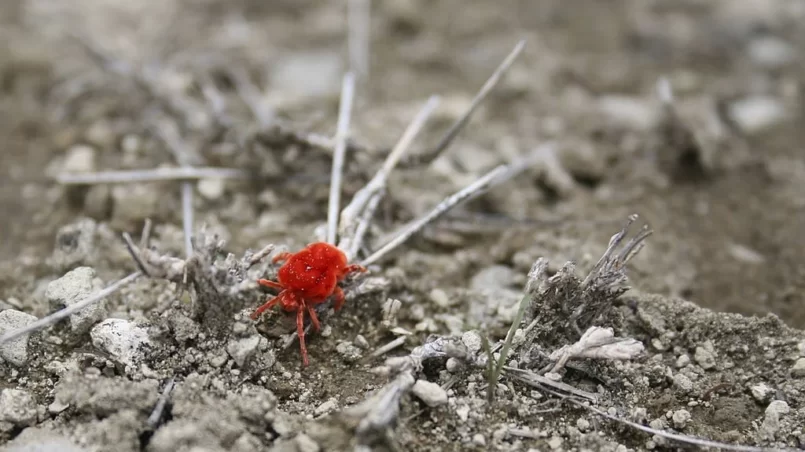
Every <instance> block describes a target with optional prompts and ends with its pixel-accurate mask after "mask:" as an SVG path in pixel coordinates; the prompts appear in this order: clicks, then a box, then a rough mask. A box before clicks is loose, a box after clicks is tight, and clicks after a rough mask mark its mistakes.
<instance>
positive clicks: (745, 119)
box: [729, 96, 786, 134]
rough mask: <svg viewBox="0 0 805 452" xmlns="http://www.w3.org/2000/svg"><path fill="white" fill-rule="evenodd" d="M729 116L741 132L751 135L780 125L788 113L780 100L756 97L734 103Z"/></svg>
mask: <svg viewBox="0 0 805 452" xmlns="http://www.w3.org/2000/svg"><path fill="white" fill-rule="evenodd" d="M729 115H730V117H731V118H732V120H733V121H735V122H736V123H737V124H738V127H740V128H741V130H743V131H744V132H746V133H750V134H751V133H757V132H761V131H763V130H765V129H768V128H770V127H772V126H774V125H776V124H778V123H779V122H781V121H782V120H783V119H784V118H785V116H786V113H785V108H784V107H783V104H782V103H781V102H780V101H779V100H778V99H776V98H773V97H769V96H754V97H748V98H746V99H742V100H739V101H736V102H734V103H732V105H730V107H729Z"/></svg>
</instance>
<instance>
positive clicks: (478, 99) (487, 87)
mask: <svg viewBox="0 0 805 452" xmlns="http://www.w3.org/2000/svg"><path fill="white" fill-rule="evenodd" d="M525 43H526V40H525V39H523V40H521V41H520V42H518V43H517V45H515V46H514V49H513V50H512V51H511V52H510V53H509V55H508V56H506V59H504V60H503V62H502V63H500V66H498V67H497V69H495V72H494V73H492V76H491V77H489V79H488V80H487V81H486V83H484V85H483V86H482V87H481V89H480V91H478V94H476V95H475V98H473V99H472V103H470V106H469V108H468V109H467V111H465V112H464V114H462V115H461V117H459V118H458V119H457V120H456V122H454V123H453V125H451V126H450V128H449V129H448V130H447V132H446V133H445V134H444V136H443V137H442V139H441V140H440V141H439V143H438V144H437V145H436V147H435V148H434V149H433V150H431V151H430V152H428V153H427V155H426V156H422V158H424V160H425V161H433V160H434V159H436V157H438V156H439V154H441V153H442V152H443V151H444V150H445V149H447V147H448V146H450V143H452V142H453V140H454V139H455V138H456V135H458V132H460V131H461V129H463V128H464V126H465V125H467V122H469V120H470V118H471V117H472V114H473V113H474V112H475V110H476V109H477V108H478V106H479V105H481V103H482V102H483V101H484V99H486V96H488V95H489V93H490V92H492V90H493V89H494V88H495V86H497V84H498V83H499V82H500V80H501V79H502V78H503V75H504V74H505V73H506V71H508V70H509V68H510V67H511V65H512V64H513V63H514V61H515V60H516V59H517V57H518V56H520V53H521V52H522V51H523V48H524V47H525Z"/></svg>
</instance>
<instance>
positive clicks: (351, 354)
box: [335, 341, 361, 363]
mask: <svg viewBox="0 0 805 452" xmlns="http://www.w3.org/2000/svg"><path fill="white" fill-rule="evenodd" d="M335 351H337V352H338V354H339V355H341V357H342V358H343V359H344V361H346V362H348V363H351V362H355V361H357V360H359V359H361V349H359V348H358V347H356V346H354V345H353V344H352V343H351V342H346V341H342V342H339V343H338V345H336V346H335Z"/></svg>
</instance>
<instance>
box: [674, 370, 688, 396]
mask: <svg viewBox="0 0 805 452" xmlns="http://www.w3.org/2000/svg"><path fill="white" fill-rule="evenodd" d="M673 380H674V386H676V387H677V388H679V390H680V391H682V392H685V393H687V392H690V391H692V390H693V382H692V381H690V378H688V376H687V375H685V374H683V373H677V374H674V377H673Z"/></svg>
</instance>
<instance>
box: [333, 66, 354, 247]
mask: <svg viewBox="0 0 805 452" xmlns="http://www.w3.org/2000/svg"><path fill="white" fill-rule="evenodd" d="M354 97H355V75H354V74H352V73H351V72H347V73H346V74H344V80H343V82H342V84H341V104H340V106H339V109H338V126H337V128H336V133H335V151H334V152H333V169H332V175H331V178H330V199H329V204H328V206H327V242H328V243H332V244H333V245H335V244H336V234H337V233H338V211H339V210H340V203H341V179H342V177H343V175H344V157H345V155H346V152H347V138H348V137H349V122H350V118H351V116H352V100H353V98H354Z"/></svg>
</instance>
